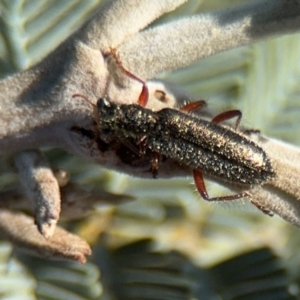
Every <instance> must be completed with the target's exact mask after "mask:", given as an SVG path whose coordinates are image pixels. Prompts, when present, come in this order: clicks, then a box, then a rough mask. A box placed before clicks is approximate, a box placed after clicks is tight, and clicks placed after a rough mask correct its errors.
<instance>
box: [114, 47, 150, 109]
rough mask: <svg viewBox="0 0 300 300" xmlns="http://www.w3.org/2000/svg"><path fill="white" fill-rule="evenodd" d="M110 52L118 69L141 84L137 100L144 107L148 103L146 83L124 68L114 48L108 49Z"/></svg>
mask: <svg viewBox="0 0 300 300" xmlns="http://www.w3.org/2000/svg"><path fill="white" fill-rule="evenodd" d="M110 53H111V55H112V56H113V57H114V59H115V61H116V63H117V65H118V67H119V68H120V70H121V71H122V72H123V73H124V74H125V75H127V76H128V77H130V78H131V79H134V80H136V81H138V82H140V83H141V84H142V86H143V87H142V91H141V93H140V96H139V99H138V101H137V103H138V105H140V106H142V107H145V106H146V105H147V103H148V98H149V90H148V87H147V84H146V82H145V81H143V80H142V79H140V78H138V77H137V76H135V75H134V74H132V73H130V72H129V71H128V70H126V69H125V68H124V67H123V65H122V62H121V60H120V58H119V56H118V54H117V51H116V49H113V48H112V49H110Z"/></svg>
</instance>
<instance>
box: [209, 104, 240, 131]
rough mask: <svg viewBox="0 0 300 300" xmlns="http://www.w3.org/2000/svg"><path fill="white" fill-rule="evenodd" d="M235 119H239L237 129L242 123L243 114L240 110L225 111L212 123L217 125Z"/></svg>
mask: <svg viewBox="0 0 300 300" xmlns="http://www.w3.org/2000/svg"><path fill="white" fill-rule="evenodd" d="M234 117H237V120H236V123H235V129H237V128H238V126H239V125H240V122H241V119H242V112H241V111H240V110H238V109H234V110H227V111H224V112H222V113H220V114H218V115H217V116H215V117H214V118H213V119H212V120H211V122H212V123H215V124H219V123H221V122H224V121H227V120H229V119H232V118H234Z"/></svg>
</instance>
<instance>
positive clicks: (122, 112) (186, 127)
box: [97, 98, 275, 201]
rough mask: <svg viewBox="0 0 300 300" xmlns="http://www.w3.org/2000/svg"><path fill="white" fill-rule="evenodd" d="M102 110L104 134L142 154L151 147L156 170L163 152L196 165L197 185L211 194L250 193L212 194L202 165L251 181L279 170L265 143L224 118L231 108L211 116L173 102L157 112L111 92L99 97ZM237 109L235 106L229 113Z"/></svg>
mask: <svg viewBox="0 0 300 300" xmlns="http://www.w3.org/2000/svg"><path fill="white" fill-rule="evenodd" d="M97 111H98V129H99V133H100V136H101V139H103V140H104V141H106V142H108V143H109V142H111V141H112V140H119V141H122V142H123V143H125V144H126V143H127V145H128V147H129V148H131V149H135V151H136V152H140V153H141V155H142V153H143V151H144V149H150V150H151V151H152V153H154V156H153V161H152V171H153V172H156V171H157V170H156V169H157V156H158V155H162V156H164V157H167V158H170V159H173V160H176V161H177V162H178V163H180V164H182V165H185V166H188V167H190V168H192V169H193V170H194V171H193V173H194V179H195V183H196V187H197V189H198V191H199V192H200V194H201V196H202V197H203V198H204V199H206V200H209V201H224V200H234V199H238V198H241V197H244V196H247V193H240V194H237V195H230V196H225V197H216V198H209V197H208V195H207V192H206V188H205V184H204V182H203V177H202V173H201V171H204V172H205V173H207V174H209V175H212V176H215V177H219V178H222V179H223V180H225V181H227V182H234V183H238V184H246V185H257V184H262V183H264V182H266V181H267V180H270V179H272V178H273V177H274V176H275V171H274V169H273V167H272V164H271V161H270V159H269V158H268V156H267V154H266V153H265V152H264V150H263V149H262V148H261V147H260V146H258V145H257V144H255V143H254V142H253V141H251V140H250V139H248V138H246V136H244V135H242V134H241V133H239V132H237V131H235V130H233V129H231V128H229V127H224V126H222V125H220V124H218V123H219V122H220V121H222V120H224V117H228V114H226V113H225V114H224V113H222V114H220V115H218V116H217V117H215V118H214V119H213V122H211V121H208V120H205V119H201V118H199V117H196V116H193V115H190V114H187V113H184V112H182V111H180V110H176V109H172V108H164V109H161V110H159V111H155V112H154V111H152V110H150V109H147V108H145V107H142V106H140V105H138V104H129V105H128V104H116V103H113V102H111V101H110V100H109V99H108V98H100V99H99V100H98V102H97ZM237 112H238V111H229V115H230V116H232V115H233V114H237ZM227 113H228V112H227ZM216 120H217V121H216ZM129 141H130V142H129ZM132 141H134V142H132Z"/></svg>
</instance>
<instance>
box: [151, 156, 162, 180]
mask: <svg viewBox="0 0 300 300" xmlns="http://www.w3.org/2000/svg"><path fill="white" fill-rule="evenodd" d="M151 155H152V159H151V167H150V171H151V172H152V175H153V178H156V176H157V173H158V167H159V159H160V154H159V153H157V152H152V153H151Z"/></svg>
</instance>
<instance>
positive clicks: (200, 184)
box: [193, 169, 249, 201]
mask: <svg viewBox="0 0 300 300" xmlns="http://www.w3.org/2000/svg"><path fill="white" fill-rule="evenodd" d="M193 175H194V180H195V185H196V188H197V190H198V192H199V193H200V195H201V196H202V198H203V199H204V200H207V201H231V200H236V199H240V198H243V197H247V196H249V195H248V193H247V192H244V193H240V194H235V195H230V196H221V197H214V198H210V197H209V196H208V194H207V191H206V187H205V183H204V180H203V176H202V173H201V171H200V170H197V169H195V170H193Z"/></svg>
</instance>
